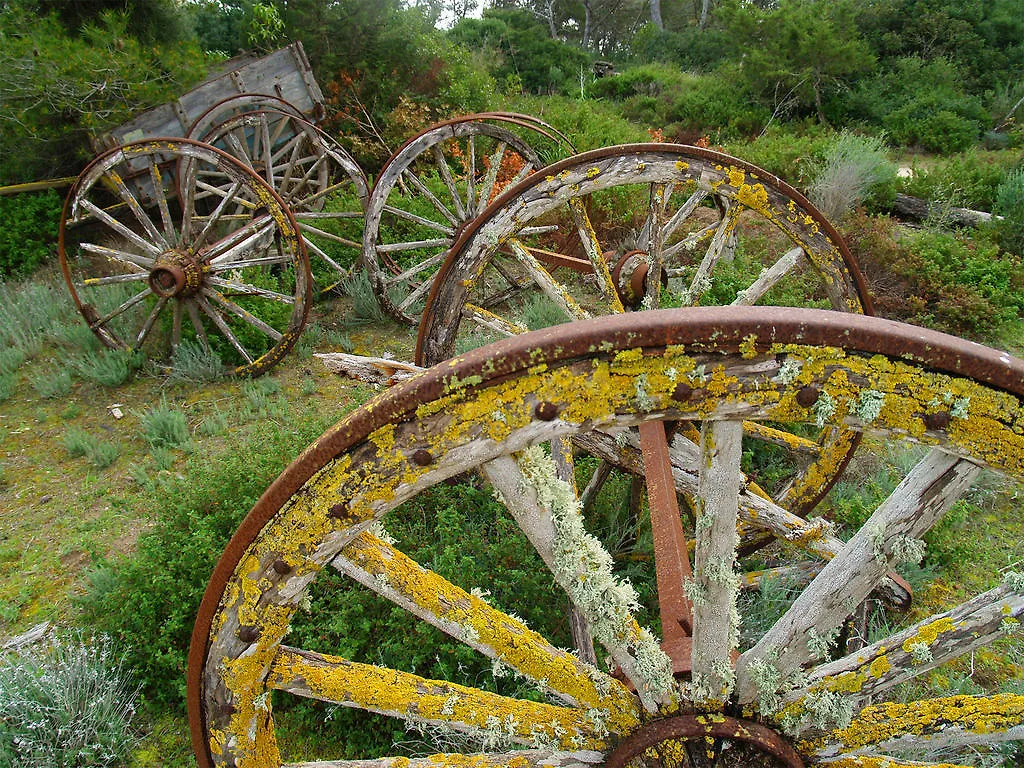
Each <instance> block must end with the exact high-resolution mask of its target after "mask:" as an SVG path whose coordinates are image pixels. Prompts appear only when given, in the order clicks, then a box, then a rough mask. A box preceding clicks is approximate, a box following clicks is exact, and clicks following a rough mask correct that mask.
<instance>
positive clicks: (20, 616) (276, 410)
mask: <svg viewBox="0 0 1024 768" xmlns="http://www.w3.org/2000/svg"><path fill="white" fill-rule="evenodd" d="M30 287H31V286H30ZM6 288H7V289H8V290H13V288H12V287H11V286H7V287H6ZM54 291H55V292H56V293H58V294H59V289H54ZM46 293H47V295H49V294H50V289H47V291H46ZM56 301H57V302H59V299H56ZM348 304H349V300H348V299H336V300H334V302H332V303H327V304H320V305H318V306H317V307H316V308H315V310H314V314H315V315H316V317H311V324H310V325H309V326H307V331H306V333H305V334H304V335H303V337H302V338H301V339H300V343H299V345H298V346H297V348H296V350H293V352H292V354H291V355H289V356H288V357H287V358H286V359H285V361H284V363H283V364H282V365H280V366H279V367H278V368H276V369H274V370H273V371H272V372H271V373H270V374H268V375H267V376H265V377H263V378H261V379H257V380H254V381H239V380H230V379H229V380H221V381H215V382H212V383H194V382H189V381H187V380H179V379H176V378H172V377H168V375H167V374H166V371H164V370H162V369H159V368H157V367H156V366H153V365H150V364H146V365H143V366H142V367H141V368H139V369H138V370H136V371H135V372H134V374H132V375H131V376H130V377H129V378H128V379H127V381H125V382H124V383H122V384H120V385H119V386H104V385H103V384H100V383H98V382H95V381H90V380H88V379H86V378H84V377H83V376H81V375H79V374H78V373H74V375H67V376H65V375H64V374H66V373H68V370H67V369H68V366H69V363H68V360H69V359H76V356H77V355H80V354H81V350H80V349H78V348H77V347H76V346H75V345H74V344H63V343H59V342H56V341H54V339H55V338H56V337H57V336H59V335H61V334H62V333H65V332H66V333H68V334H69V335H75V331H65V330H59V331H55V332H52V333H51V332H49V331H48V332H47V334H44V341H43V342H41V343H39V344H37V345H33V346H32V347H31V348H29V349H28V352H27V354H24V355H21V354H19V355H17V356H16V359H15V362H16V363H17V364H15V365H10V370H9V371H8V372H5V374H4V379H5V382H6V385H7V393H6V395H5V397H4V398H0V400H2V404H0V636H10V635H14V634H17V633H18V632H20V631H22V630H24V629H27V628H28V627H30V626H33V625H35V624H37V623H39V622H42V621H46V620H50V621H53V622H55V623H56V624H58V625H60V626H64V627H75V626H81V625H86V626H94V627H96V628H99V629H103V630H106V631H107V633H108V634H110V635H112V636H113V637H114V638H115V639H118V637H119V636H123V635H124V632H123V631H119V630H120V629H129V628H118V627H113V626H103V622H102V621H95V622H94V621H90V620H88V618H87V615H86V614H89V613H92V614H96V615H98V614H101V613H102V611H101V610H99V609H98V608H97V606H96V605H95V602H94V601H95V600H96V599H97V598H98V599H115V596H116V598H117V599H125V600H128V601H130V600H131V599H132V596H131V595H130V594H120V595H119V594H118V592H117V588H118V586H117V585H119V586H120V588H123V587H124V586H125V585H126V584H129V583H130V581H128V580H124V579H123V574H122V581H121V582H117V581H116V579H115V578H114V574H115V573H119V572H122V571H125V572H131V573H130V575H131V578H133V579H135V580H138V579H143V578H148V579H150V580H157V581H159V580H164V582H165V583H166V584H167V586H168V589H170V590H171V592H169V593H168V596H169V598H175V599H177V600H178V601H179V602H181V603H188V602H189V601H192V602H194V606H193V605H186V606H184V607H183V608H182V610H181V613H180V615H178V616H176V619H177V620H178V624H177V625H175V626H164V627H159V628H158V629H157V635H158V636H159V637H164V638H165V640H164V642H165V644H166V646H165V650H166V651H167V653H165V654H164V656H165V657H166V666H165V667H164V668H162V669H159V670H153V669H134V670H133V671H135V673H136V675H138V679H139V680H140V681H141V682H143V683H146V684H147V687H148V684H149V683H152V680H149V679H146V676H147V675H150V676H152V675H162V676H166V677H169V678H173V679H175V680H178V681H180V682H179V683H178V686H179V691H180V689H181V688H180V687H181V686H183V683H184V678H183V676H182V673H183V668H181V669H179V668H178V667H177V666H175V665H180V664H181V663H182V662H183V659H184V652H185V650H187V640H188V633H189V631H190V625H191V618H190V616H191V615H192V614H194V612H195V608H196V607H198V598H199V596H201V594H202V588H203V586H205V579H206V578H207V577H208V575H209V572H210V571H211V570H212V564H213V562H215V560H216V556H217V555H218V554H219V552H220V550H221V549H222V548H223V545H224V543H226V541H227V538H228V537H229V536H230V534H231V533H232V532H233V530H234V527H235V525H237V522H238V521H239V520H240V519H241V518H242V517H243V516H244V515H245V513H246V512H247V511H248V509H249V507H250V506H251V504H252V502H253V501H255V499H256V497H258V496H259V494H260V493H261V492H262V491H263V490H264V489H265V488H266V486H267V485H268V484H269V482H270V481H271V480H272V479H273V478H274V477H275V476H276V475H277V474H278V473H279V472H280V471H281V470H282V469H283V468H284V467H285V466H287V465H288V463H289V462H290V461H291V460H292V459H294V458H295V456H296V455H298V453H299V452H300V451H301V450H302V448H304V447H305V446H306V445H308V444H309V443H310V442H312V441H313V440H314V439H315V438H316V437H318V436H319V435H320V434H321V433H322V432H323V431H324V430H325V429H326V428H327V427H328V426H330V425H331V424H332V423H334V422H335V421H337V420H338V419H340V418H341V417H343V416H344V414H345V413H347V412H348V411H350V410H351V409H352V408H354V407H355V406H356V405H358V404H360V403H361V402H363V401H365V400H366V399H367V398H368V397H369V395H370V394H371V392H370V390H369V389H367V388H366V387H365V386H364V385H360V384H357V383H354V382H352V381H351V380H347V379H342V378H340V377H338V376H336V375H335V374H332V373H329V372H327V371H326V369H325V368H324V367H323V365H322V364H321V363H320V361H319V360H317V359H315V358H313V357H312V353H313V352H314V351H315V352H331V351H355V352H357V353H362V354H373V355H379V354H381V353H382V352H384V351H385V350H388V351H390V352H392V353H393V354H394V355H395V356H396V357H397V358H399V359H411V357H412V351H411V349H412V345H413V343H414V337H413V335H412V333H411V332H410V331H409V330H407V329H404V328H398V327H396V326H394V325H385V326H375V327H373V328H372V329H371V328H370V327H369V326H352V325H344V324H342V322H341V318H346V317H350V316H351V315H352V311H351V308H350V307H349V306H348ZM53 313H54V316H55V319H54V320H53V324H52V327H53V328H57V329H76V328H78V327H79V326H80V325H82V324H81V321H80V319H79V318H78V316H77V314H75V313H74V312H73V309H72V307H71V306H70V301H67V305H66V306H64V305H61V306H58V307H57V308H56V309H54V311H53ZM36 327H37V329H38V328H39V326H38V324H37V325H36ZM51 330H52V329H51ZM82 330H86V329H84V326H83V327H82ZM88 337H91V334H88V331H87V330H86V337H83V340H82V344H83V345H84V346H85V347H86V348H87V350H90V354H97V352H96V350H95V349H93V348H92V345H91V342H90V341H89V339H88ZM16 347H18V348H19V349H20V347H19V345H18V344H11V345H9V347H8V348H9V349H14V348H16ZM57 379H59V380H62V382H63V383H61V384H60V388H59V389H58V391H57V393H56V394H54V393H53V391H52V390H53V389H54V387H53V386H51V385H52V382H53V381H54V380H57ZM179 420H180V421H179ZM180 425H183V427H184V429H185V432H184V433H183V434H180V433H178V432H177V428H178V426H180ZM89 446H93V447H95V446H106V448H105V449H103V450H104V451H105V452H104V453H102V456H101V457H100V458H101V459H102V460H98V459H97V455H96V453H95V451H94V452H92V453H90V452H89V450H87V448H88V447H89ZM216 482H219V483H221V486H220V487H217V486H215V485H212V484H214V483H216ZM227 486H230V487H227ZM211 500H212V501H211ZM218 500H219V501H220V502H221V503H222V504H223V505H224V507H225V508H224V509H222V510H220V515H219V516H216V515H214V516H210V517H209V521H210V522H209V523H207V522H203V523H202V524H201V525H200V526H199V527H200V528H202V529H203V530H205V531H208V532H210V535H209V536H207V537H205V538H202V539H197V541H196V547H195V550H194V551H191V552H174V553H172V552H168V551H166V550H165V551H163V552H160V551H159V550H158V549H155V547H158V545H159V543H160V541H161V540H160V538H159V536H154V535H153V534H154V532H157V531H159V529H160V526H161V523H160V521H164V525H166V520H167V519H168V518H169V517H172V515H169V514H168V511H169V510H172V509H173V510H177V511H178V513H179V514H180V515H181V516H182V517H184V518H189V517H191V518H192V519H194V520H200V519H201V518H203V516H202V515H200V514H197V513H195V512H192V511H191V510H190V506H191V508H193V509H201V508H202V504H203V503H204V502H205V503H208V504H209V503H213V504H216V503H217V501H218ZM218 526H219V527H218ZM140 548H141V549H140ZM145 550H148V551H149V555H150V557H149V558H148V559H147V558H145V557H140V556H139V555H140V553H142V552H144V551H145ZM199 554H204V555H205V556H206V559H207V560H209V562H205V561H200V560H197V559H195V558H196V557H198V556H199ZM173 555H176V556H177V557H174V556H173ZM193 556H194V557H193ZM161 557H162V558H163V562H164V563H165V565H166V567H165V568H164V569H161V568H160V562H161V560H160V558H161ZM189 557H193V559H192V561H191V562H190V561H189V560H188V558H189ZM140 564H142V565H144V566H145V567H148V568H150V569H151V571H150V572H149V573H139V572H138V568H139V566H140ZM133 568H134V569H135V571H134V572H132V569H133ZM173 568H177V569H179V570H178V575H179V576H180V574H181V573H185V572H188V570H189V569H190V568H191V578H192V581H194V582H195V584H194V585H187V587H188V588H183V589H182V590H181V594H180V595H176V593H175V592H174V584H173V583H171V582H170V581H168V579H169V578H170V574H171V573H173ZM185 586H186V585H183V587H185ZM91 600H92V601H93V602H92V603H90V601H91ZM129 607H130V611H129V613H131V614H133V615H136V616H137V617H139V618H142V619H147V618H148V619H153V613H152V611H155V610H157V608H159V606H152V605H151V606H148V607H147V606H144V605H134V606H132V605H131V604H130V602H129ZM147 611H149V612H148V613H147ZM136 629H138V627H136ZM127 650H128V652H129V656H128V662H129V664H130V665H132V666H133V667H134V666H136V665H135V664H133V661H137V660H136V659H133V658H132V656H131V649H127ZM183 700H184V699H183V698H182V699H180V700H179V703H178V706H179V707H180V702H182V701H183ZM148 703H149V705H150V706H149V714H150V717H151V718H152V723H151V724H150V725H148V726H147V727H146V730H147V731H148V732H149V733H150V735H149V736H148V737H147V739H146V740H145V741H144V743H143V745H142V747H141V748H140V749H139V750H138V752H137V754H136V758H135V764H136V765H139V766H163V765H166V766H171V765H181V764H186V763H187V762H188V760H190V759H191V758H189V757H187V756H188V755H190V750H189V748H188V741H187V728H186V725H185V723H184V720H183V718H181V717H180V716H174V717H169V716H168V715H167V714H165V713H166V711H167V710H166V709H165V708H164V707H160V708H154V707H153V706H152V705H153V704H154V702H153V701H152V700H150V701H149V702H148ZM164 703H166V702H164ZM178 711H179V712H180V710H178ZM162 712H163V714H161V713H162Z"/></svg>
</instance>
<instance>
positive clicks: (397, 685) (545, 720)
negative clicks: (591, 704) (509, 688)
mask: <svg viewBox="0 0 1024 768" xmlns="http://www.w3.org/2000/svg"><path fill="white" fill-rule="evenodd" d="M268 683H269V685H270V686H271V687H272V688H275V689H277V690H280V691H286V692H287V693H292V694H296V695H298V696H304V697H306V698H315V699H321V700H323V701H329V702H331V703H335V704H340V705H341V706H346V707H358V708H359V709H365V710H367V711H370V712H378V713H380V714H384V715H390V716H392V717H401V718H402V719H404V720H406V721H411V722H414V723H415V722H422V723H432V724H434V723H444V724H445V725H447V726H448V727H450V728H453V729H455V730H457V731H462V732H466V733H471V734H474V733H481V732H483V731H485V730H486V728H487V726H488V721H489V719H490V718H497V719H498V720H499V721H502V722H504V721H506V720H507V722H508V723H509V727H508V729H507V730H506V732H505V735H506V736H507V737H508V738H509V739H510V740H512V741H513V742H516V743H519V744H524V745H529V744H532V743H535V741H536V737H537V736H538V735H541V736H546V737H547V738H548V739H552V740H554V741H555V742H556V743H557V744H558V746H559V747H561V748H562V749H569V748H571V747H572V746H574V745H575V746H578V747H582V748H586V749H594V748H600V747H601V746H603V742H602V740H601V738H600V737H599V736H598V735H597V734H596V733H595V732H594V730H595V729H594V724H593V723H591V722H590V721H588V720H587V718H586V714H585V713H583V712H580V711H579V710H576V709H568V708H566V707H556V706H552V705H550V704H538V703H536V702H531V701H523V700H521V699H509V698H507V697H505V696H499V695H497V694H494V693H489V692H487V691H481V690H478V689H474V688H467V687H465V686H461V685H456V684H454V683H448V682H444V681H439V680H426V679H424V678H422V677H419V676H417V675H413V674H409V673H406V672H398V671H395V670H391V669H380V668H379V667H375V666H373V665H370V664H357V663H354V662H351V661H346V660H345V659H342V658H339V657H337V656H326V655H323V654H318V653H313V652H311V651H300V650H296V649H293V648H288V647H287V646H282V647H281V649H280V651H279V652H278V654H277V657H276V658H275V660H274V665H273V666H272V667H271V670H270V677H269V680H268ZM384 690H387V693H386V694H385V695H380V694H381V693H382V692H383V691H384ZM510 716H511V718H510V719H508V718H509V717H510Z"/></svg>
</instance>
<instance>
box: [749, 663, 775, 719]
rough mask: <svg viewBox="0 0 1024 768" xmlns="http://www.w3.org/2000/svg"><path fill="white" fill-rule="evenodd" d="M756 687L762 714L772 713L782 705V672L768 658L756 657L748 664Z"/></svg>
mask: <svg viewBox="0 0 1024 768" xmlns="http://www.w3.org/2000/svg"><path fill="white" fill-rule="evenodd" d="M747 674H748V675H750V679H751V681H752V682H753V683H754V688H755V689H757V703H758V709H759V710H760V712H761V714H762V715H772V714H774V713H775V712H777V711H778V709H779V707H780V706H782V696H781V695H780V691H781V690H782V673H781V672H780V671H779V668H778V667H776V666H775V665H774V664H773V663H772V662H771V661H769V660H768V659H767V658H760V659H754V660H753V661H751V662H750V664H749V665H748V666H747Z"/></svg>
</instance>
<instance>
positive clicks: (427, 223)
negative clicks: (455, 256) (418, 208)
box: [384, 205, 455, 237]
mask: <svg viewBox="0 0 1024 768" xmlns="http://www.w3.org/2000/svg"><path fill="white" fill-rule="evenodd" d="M384 210H385V211H386V212H387V213H390V214H394V215H395V216H398V217H399V218H402V219H405V220H406V221H411V222H413V223H415V224H421V225H422V226H424V227H428V228H430V229H436V230H437V231H438V232H443V233H444V234H446V235H448V236H450V237H454V235H455V230H454V229H453V228H452V227H450V226H446V225H444V224H441V223H438V222H436V221H431V220H430V219H427V218H424V217H423V216H417V215H416V214H415V213H410V212H409V211H403V210H402V209H401V208H396V207H395V206H393V205H386V206H384Z"/></svg>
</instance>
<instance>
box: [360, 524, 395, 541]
mask: <svg viewBox="0 0 1024 768" xmlns="http://www.w3.org/2000/svg"><path fill="white" fill-rule="evenodd" d="M366 530H368V531H369V532H370V533H372V534H373V535H374V536H376V537H377V538H378V539H380V540H381V541H383V542H384V543H385V544H389V545H391V546H392V547H393V546H395V545H396V544H398V539H396V538H395V537H394V536H392V535H391V534H390V533H389V532H388V529H387V528H385V527H384V523H383V522H382V521H381V520H374V521H373V522H372V523H370V526H369V528H367V529H366Z"/></svg>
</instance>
